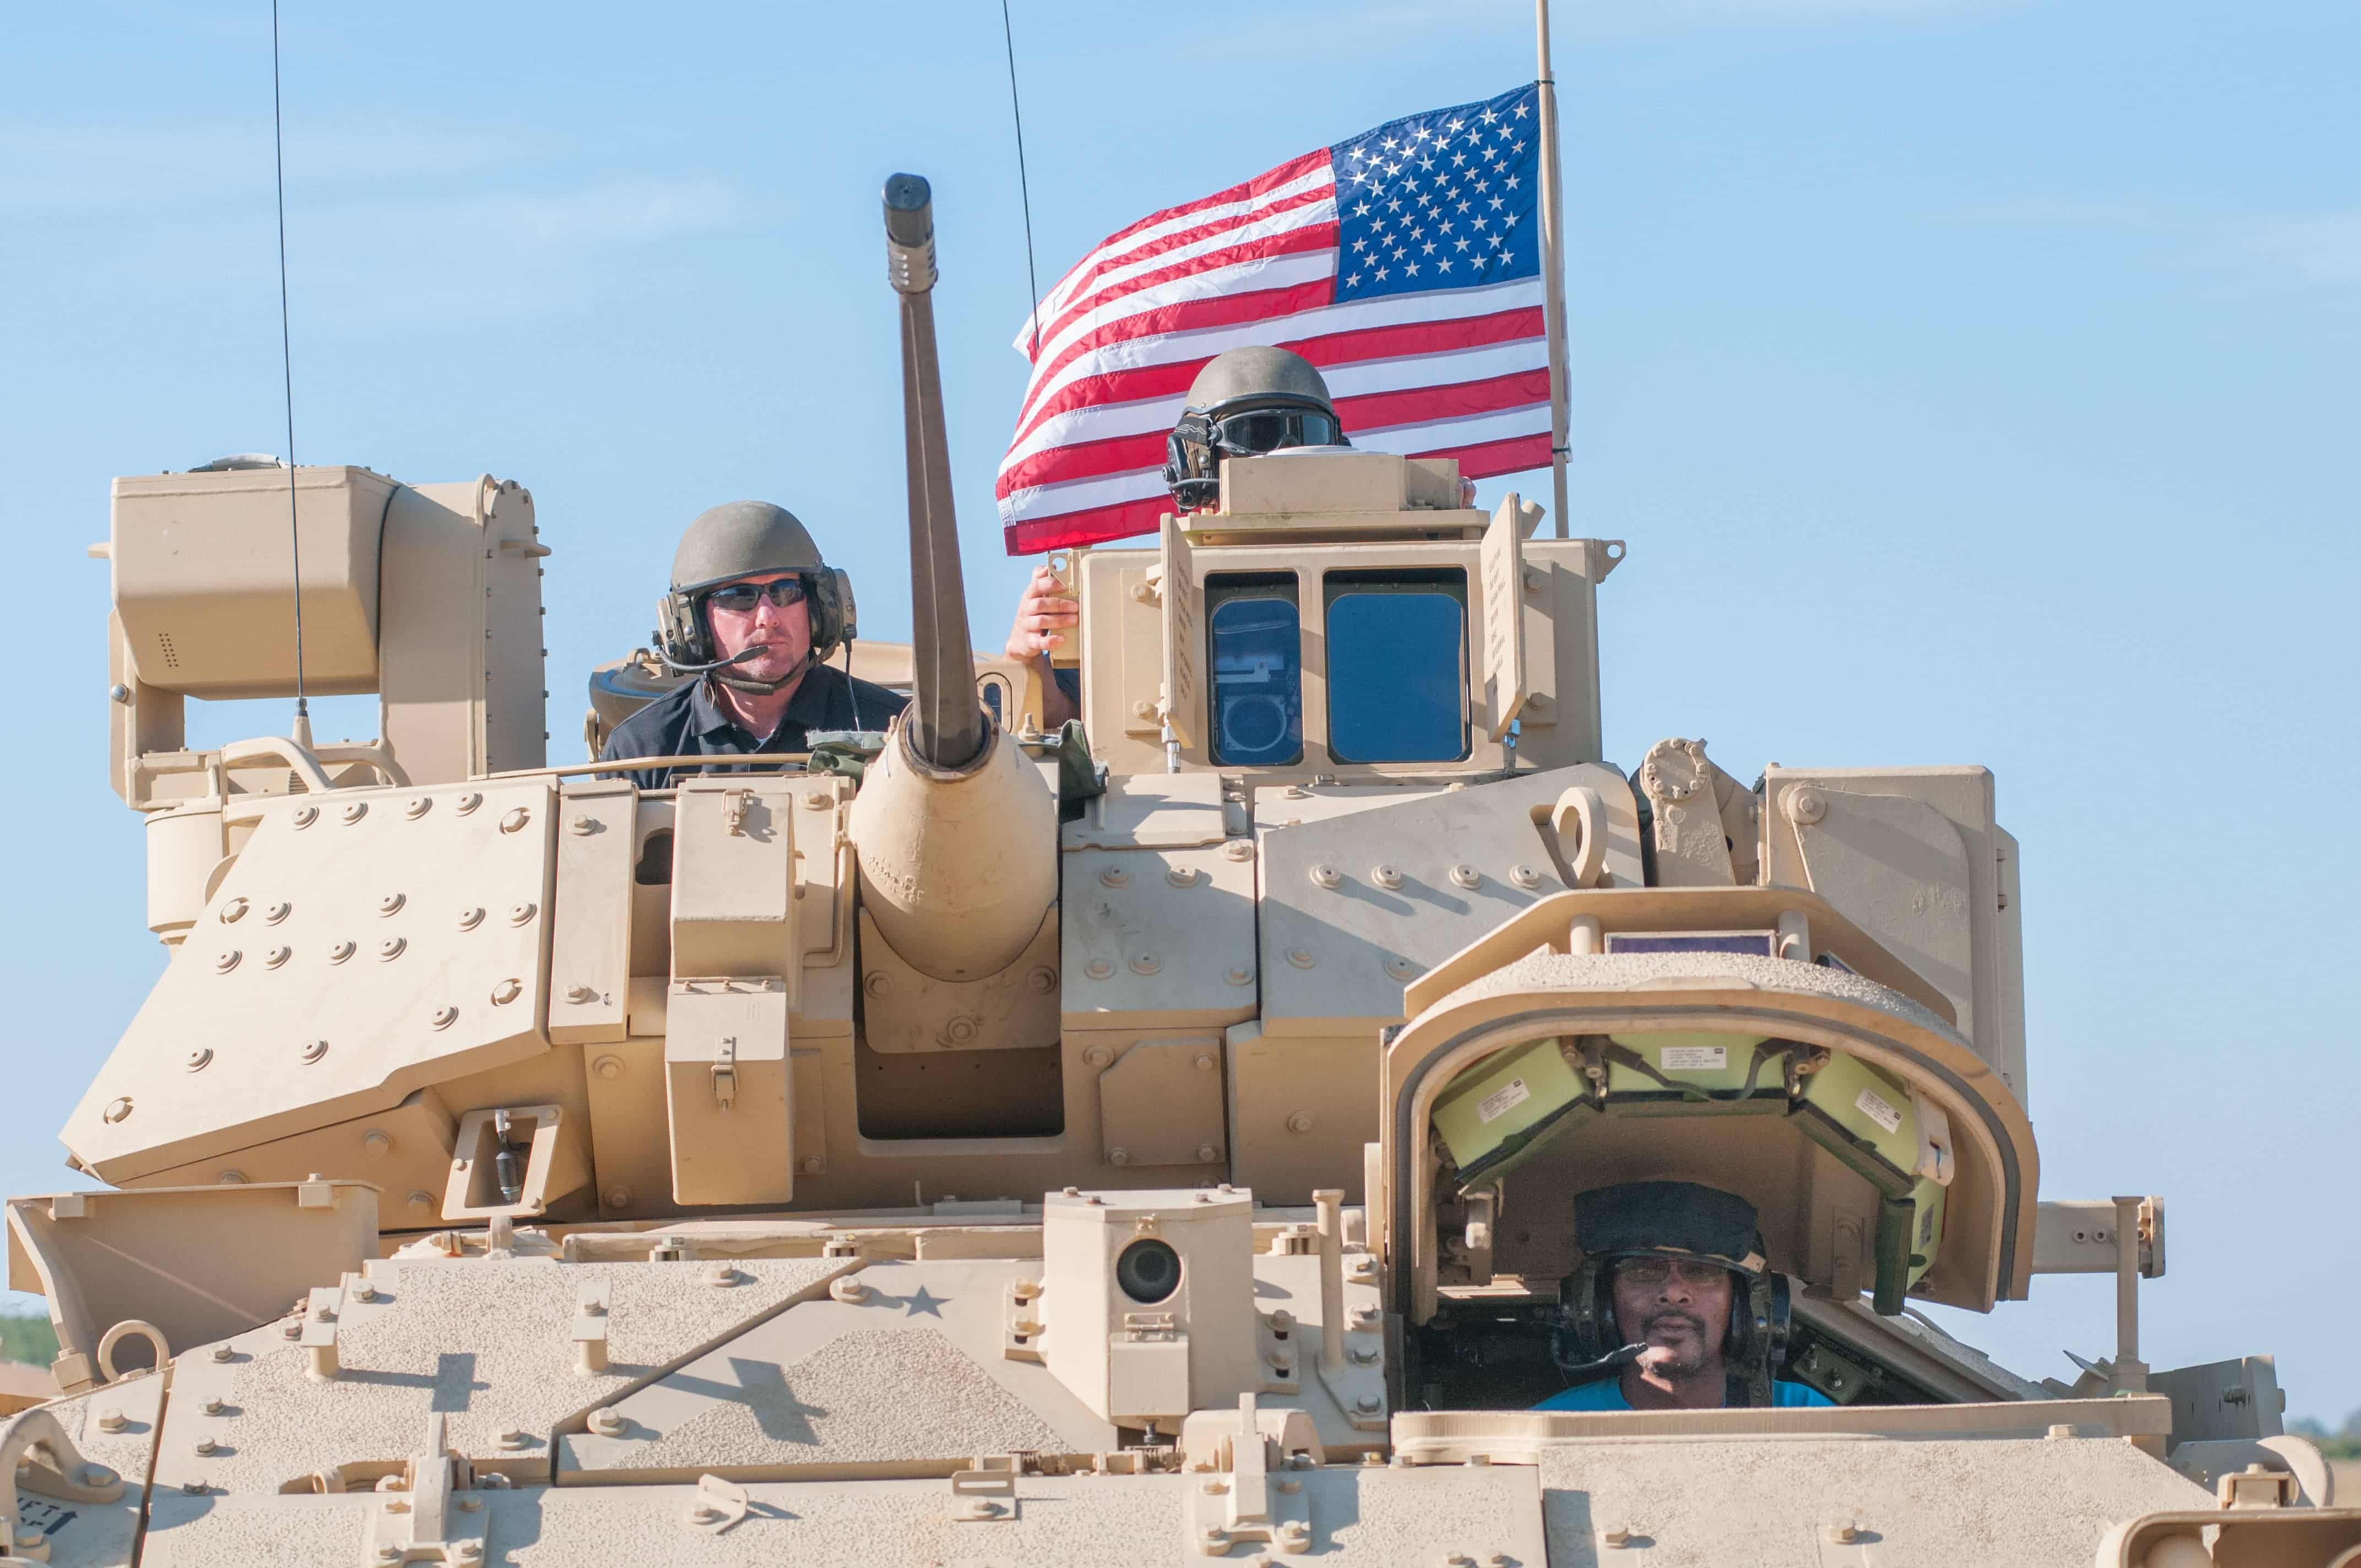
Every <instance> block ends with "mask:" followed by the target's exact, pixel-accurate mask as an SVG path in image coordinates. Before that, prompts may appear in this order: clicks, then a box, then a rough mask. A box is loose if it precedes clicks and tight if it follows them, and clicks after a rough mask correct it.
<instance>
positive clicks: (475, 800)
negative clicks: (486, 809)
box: [454, 790, 484, 817]
mask: <svg viewBox="0 0 2361 1568" xmlns="http://www.w3.org/2000/svg"><path fill="white" fill-rule="evenodd" d="M483 804H484V797H483V796H482V795H478V794H476V793H475V792H474V791H472V790H470V791H469V792H468V793H467V794H466V795H461V796H460V797H459V799H458V802H457V804H456V806H455V807H454V809H455V810H456V811H457V812H458V813H459V815H460V816H462V817H465V816H467V813H469V812H470V811H473V810H475V809H476V807H478V806H481V805H483Z"/></svg>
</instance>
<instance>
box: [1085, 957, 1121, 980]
mask: <svg viewBox="0 0 2361 1568" xmlns="http://www.w3.org/2000/svg"><path fill="white" fill-rule="evenodd" d="M1082 972H1083V973H1084V974H1086V975H1089V976H1090V977H1091V978H1092V979H1093V980H1112V979H1113V978H1114V977H1115V965H1113V964H1111V963H1109V962H1107V961H1106V959H1092V960H1091V961H1090V962H1089V963H1087V964H1084V965H1083V966H1082Z"/></svg>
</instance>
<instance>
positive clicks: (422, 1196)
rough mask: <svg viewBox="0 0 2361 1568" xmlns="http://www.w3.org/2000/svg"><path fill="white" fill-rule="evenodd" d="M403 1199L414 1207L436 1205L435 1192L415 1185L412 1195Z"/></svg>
mask: <svg viewBox="0 0 2361 1568" xmlns="http://www.w3.org/2000/svg"><path fill="white" fill-rule="evenodd" d="M402 1201H403V1202H405V1203H407V1204H409V1205H410V1206H411V1207H412V1208H413V1209H432V1208H433V1207H434V1194H433V1193H432V1192H429V1191H427V1190H425V1189H424V1188H423V1187H413V1188H412V1189H411V1190H410V1196H408V1197H407V1198H405V1199H403V1200H402Z"/></svg>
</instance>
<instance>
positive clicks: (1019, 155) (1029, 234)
mask: <svg viewBox="0 0 2361 1568" xmlns="http://www.w3.org/2000/svg"><path fill="white" fill-rule="evenodd" d="M271 3H272V4H273V5H276V4H277V3H278V0H271ZM1000 37H1001V39H1002V41H1003V42H1005V44H1007V46H1008V115H1009V118H1011V119H1013V120H1015V121H1016V194H1017V198H1018V199H1019V200H1020V201H1021V202H1022V203H1024V207H1025V284H1026V287H1027V288H1028V289H1030V290H1031V291H1032V293H1031V295H1030V296H1029V298H1028V305H1029V307H1030V309H1031V311H1032V316H1031V321H1032V323H1033V362H1034V364H1036V365H1037V366H1038V364H1039V363H1040V362H1041V280H1040V277H1039V275H1038V273H1036V272H1035V271H1034V269H1033V192H1032V188H1031V187H1030V185H1029V184H1028V183H1027V181H1026V177H1025V111H1024V109H1023V107H1022V106H1020V105H1019V104H1018V103H1017V102H1016V25H1015V24H1014V23H1012V22H1011V21H1009V19H1008V0H1000Z"/></svg>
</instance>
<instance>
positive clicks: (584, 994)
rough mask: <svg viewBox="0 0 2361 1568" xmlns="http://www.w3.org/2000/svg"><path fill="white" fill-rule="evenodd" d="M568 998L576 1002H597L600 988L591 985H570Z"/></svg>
mask: <svg viewBox="0 0 2361 1568" xmlns="http://www.w3.org/2000/svg"><path fill="white" fill-rule="evenodd" d="M566 1001H568V1002H575V1003H581V1002H596V1001H598V987H596V986H590V985H569V986H567V987H566Z"/></svg>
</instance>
